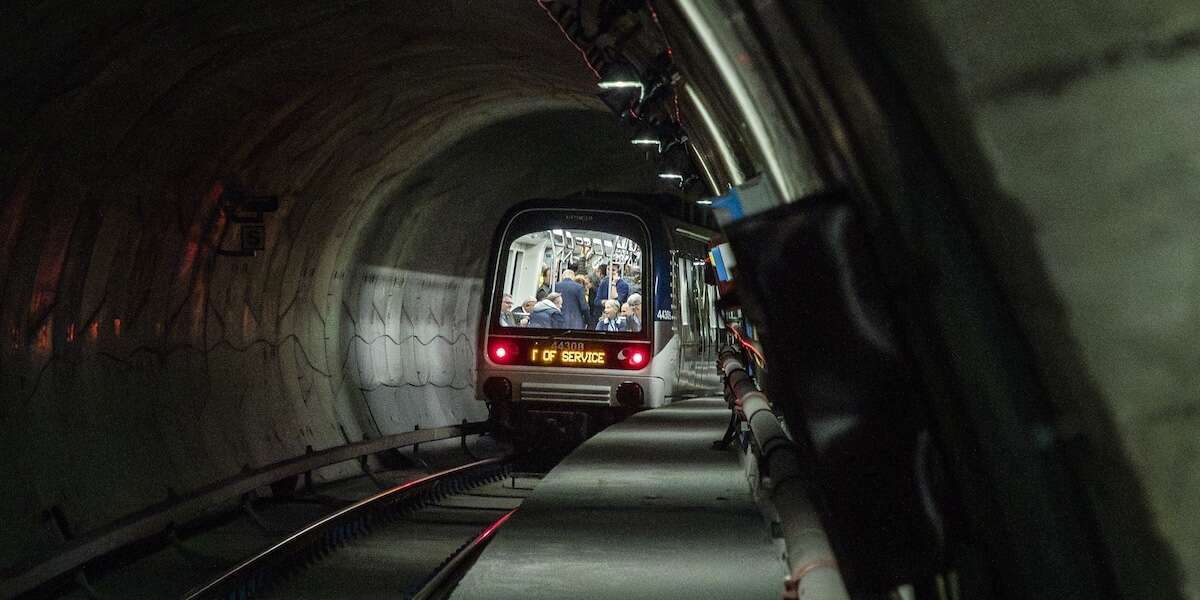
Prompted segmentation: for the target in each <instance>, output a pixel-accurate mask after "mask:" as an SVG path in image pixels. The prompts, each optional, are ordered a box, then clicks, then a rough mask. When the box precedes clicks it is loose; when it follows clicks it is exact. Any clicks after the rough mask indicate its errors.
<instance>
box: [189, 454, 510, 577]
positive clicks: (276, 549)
mask: <svg viewBox="0 0 1200 600" xmlns="http://www.w3.org/2000/svg"><path fill="white" fill-rule="evenodd" d="M511 459H512V457H511V456H496V457H492V458H485V459H483V460H480V461H476V462H473V463H470V464H466V465H462V466H459V467H454V468H451V469H446V470H445V471H441V472H438V473H434V474H432V475H427V476H425V477H422V478H420V479H414V480H412V481H408V482H405V483H402V484H400V485H398V486H396V487H394V488H391V489H389V490H386V491H383V492H380V493H378V494H375V495H374V496H371V497H370V498H365V499H363V500H359V501H358V502H355V503H354V504H351V505H350V506H347V507H345V508H343V509H341V510H339V511H337V512H334V513H333V514H330V515H328V516H325V517H323V518H321V519H319V520H317V521H315V522H313V523H311V524H309V525H308V526H307V527H305V528H303V529H301V530H300V531H297V532H296V533H293V534H291V535H289V536H288V537H286V538H284V539H283V540H281V541H279V542H277V543H276V544H274V545H272V546H271V547H269V548H267V549H266V550H263V551H262V552H259V553H258V554H255V555H254V556H252V557H250V558H247V559H246V560H243V561H242V562H240V563H238V564H237V565H235V566H234V567H232V568H230V569H229V570H227V571H225V572H224V573H222V574H221V575H220V576H218V577H216V578H214V579H213V580H212V581H210V582H209V583H207V584H205V585H203V586H200V587H198V588H195V589H193V590H192V591H190V592H188V594H187V595H186V596H184V600H199V599H200V598H205V597H208V596H209V595H210V594H212V593H213V592H216V591H218V590H222V589H223V588H226V587H229V586H231V585H235V584H236V582H237V581H239V580H240V579H242V578H244V577H246V576H247V575H250V574H252V573H253V572H254V571H255V570H256V569H260V568H262V567H263V566H264V565H265V564H267V563H268V562H269V561H272V560H273V559H274V560H279V559H281V558H286V557H288V556H291V555H292V554H293V553H295V552H299V551H303V550H304V548H305V546H306V544H310V543H312V542H314V541H316V540H317V539H318V538H319V537H320V536H322V535H324V534H325V533H326V531H327V530H328V529H329V528H330V527H331V526H334V525H339V524H343V523H345V522H347V521H349V520H352V519H355V518H357V517H358V516H359V514H360V513H363V512H364V511H365V510H367V509H370V508H375V507H377V506H380V505H383V504H386V503H388V502H391V501H396V500H400V499H402V498H404V497H405V496H407V495H408V494H411V493H417V492H421V491H423V490H424V488H427V487H429V486H431V485H434V484H436V483H438V482H440V481H442V480H444V479H447V478H450V477H453V476H456V475H462V474H465V473H467V472H469V471H474V470H477V469H479V468H481V467H487V466H489V465H499V464H502V463H505V462H507V461H509V460H511Z"/></svg>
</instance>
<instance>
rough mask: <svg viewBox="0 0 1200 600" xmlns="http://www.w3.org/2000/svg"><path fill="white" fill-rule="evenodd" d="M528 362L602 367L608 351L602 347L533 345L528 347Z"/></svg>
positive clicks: (605, 361) (606, 362)
mask: <svg viewBox="0 0 1200 600" xmlns="http://www.w3.org/2000/svg"><path fill="white" fill-rule="evenodd" d="M529 364H533V365H563V366H568V367H603V366H605V365H606V364H608V352H607V351H606V350H605V349H604V348H584V347H579V348H543V347H539V346H534V347H532V348H530V349H529Z"/></svg>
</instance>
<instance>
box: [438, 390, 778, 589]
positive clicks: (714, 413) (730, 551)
mask: <svg viewBox="0 0 1200 600" xmlns="http://www.w3.org/2000/svg"><path fill="white" fill-rule="evenodd" d="M728 417H729V412H728V410H727V409H726V408H725V404H724V402H723V401H721V400H718V399H712V398H705V399H695V400H687V401H684V402H679V403H676V404H672V405H671V406H668V407H665V408H660V409H655V410H652V411H647V412H643V413H640V414H638V415H635V416H634V417H632V418H630V419H628V420H626V421H624V422H622V423H619V424H617V425H614V426H612V427H610V428H608V429H607V430H605V431H603V432H601V433H600V434H599V435H597V436H596V437H594V438H592V439H590V440H588V441H587V442H585V443H584V444H583V445H582V446H580V447H579V449H577V450H576V451H575V452H574V453H573V454H571V456H569V457H567V459H566V460H564V461H563V462H562V463H560V464H559V465H558V466H557V467H555V468H554V470H552V471H551V472H550V473H549V474H548V475H547V476H546V477H545V479H543V480H542V482H541V484H540V485H539V486H538V488H537V490H535V491H534V493H533V494H532V495H531V496H530V497H529V498H528V499H527V500H526V501H525V503H524V504H523V505H522V506H521V509H520V510H518V511H517V513H516V514H515V515H514V516H513V518H512V519H510V520H509V521H508V522H507V523H506V524H505V525H504V527H503V528H502V529H501V530H500V532H499V533H498V534H497V536H496V538H495V539H494V540H493V541H492V543H491V544H490V545H489V546H488V548H487V549H486V550H485V551H484V553H483V554H482V555H481V556H480V558H479V560H478V562H477V563H476V564H475V566H474V568H472V569H471V571H470V573H468V574H467V576H466V577H465V578H464V579H463V581H462V582H461V583H460V584H459V587H458V589H457V590H456V591H455V593H454V596H453V597H454V598H456V599H464V600H466V599H474V598H488V599H489V600H495V599H497V598H522V599H527V598H621V599H622V600H632V599H636V598H720V599H729V598H778V597H779V594H780V592H781V590H782V587H781V586H782V581H783V578H784V576H785V575H786V569H785V566H784V563H783V561H782V556H781V549H780V546H778V545H777V543H776V542H775V541H774V540H772V538H771V536H770V534H769V528H768V525H767V523H766V521H765V520H764V519H763V517H762V515H761V514H760V512H759V511H758V508H757V507H756V505H755V502H754V498H753V496H752V495H751V491H750V487H749V485H748V483H747V480H746V475H745V471H744V469H743V467H742V465H741V463H740V461H739V459H738V454H737V451H736V450H732V449H731V450H727V451H716V450H713V449H712V448H711V445H712V442H713V441H714V440H717V439H719V438H720V437H721V434H722V433H723V432H724V429H725V425H726V423H727V421H728Z"/></svg>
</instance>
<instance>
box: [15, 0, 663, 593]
mask: <svg viewBox="0 0 1200 600" xmlns="http://www.w3.org/2000/svg"><path fill="white" fill-rule="evenodd" d="M233 4H234V3H228V6H226V5H219V4H218V5H205V6H204V7H203V8H198V9H196V10H195V11H194V12H192V13H189V14H181V15H169V14H161V15H150V14H144V13H138V12H137V11H135V13H121V18H119V19H115V20H113V21H110V22H108V23H107V24H102V25H99V26H96V25H93V26H92V27H91V28H88V23H87V18H86V16H80V17H79V21H77V22H72V23H50V22H48V21H42V22H41V23H40V24H41V25H42V26H43V27H45V29H46V32H47V34H49V35H54V36H62V37H59V38H56V39H58V40H62V39H63V38H69V37H71V36H75V39H74V40H72V41H63V42H62V43H61V44H60V46H59V52H58V53H57V54H54V55H43V56H31V55H30V54H24V55H22V56H24V57H25V58H26V59H27V60H26V62H25V63H24V66H25V67H26V70H25V71H21V70H20V66H18V68H17V69H16V72H15V73H14V72H8V73H6V75H7V76H8V77H7V79H8V80H9V81H10V82H12V83H14V84H21V83H28V84H29V88H24V89H31V90H32V91H33V92H34V93H33V96H32V97H31V96H30V95H24V96H21V95H17V96H15V97H10V98H6V99H4V102H6V105H5V106H4V108H5V109H6V110H7V111H11V112H16V113H18V114H20V116H21V117H22V118H21V119H15V120H13V121H11V122H10V123H16V124H17V126H16V128H15V129H16V130H15V131H12V132H6V133H11V135H10V136H9V139H13V140H17V142H16V143H15V144H14V145H13V146H12V147H11V148H12V149H13V150H10V152H7V153H5V154H4V156H3V159H2V160H3V162H0V166H2V168H3V169H4V171H3V172H4V173H5V176H4V178H3V181H4V182H5V188H4V189H0V193H3V194H4V197H5V198H7V201H6V202H5V205H4V208H3V211H4V215H3V216H4V217H5V218H4V223H5V225H6V228H7V229H6V231H5V233H6V235H5V237H4V239H5V242H4V243H5V246H4V248H3V250H4V252H3V254H2V255H0V261H2V262H3V264H2V265H0V268H2V270H3V272H4V273H6V276H5V277H6V281H5V285H4V292H3V298H4V300H3V302H4V304H3V312H2V315H3V319H4V325H5V326H6V328H7V330H8V331H10V332H11V333H12V334H13V336H12V339H13V343H12V344H7V345H6V347H5V348H4V349H3V351H2V358H0V360H2V361H3V368H2V370H3V378H4V389H5V392H4V394H5V396H6V401H5V403H4V409H3V411H4V412H3V413H0V432H2V435H0V439H2V440H3V441H0V447H2V448H3V450H4V451H5V452H6V454H7V455H8V456H19V457H21V460H14V461H5V462H4V465H3V467H0V470H2V473H0V476H2V477H3V479H4V480H5V481H7V482H9V484H10V485H11V486H12V487H11V489H20V490H24V493H21V494H9V495H6V498H5V502H4V504H3V511H2V512H0V518H3V519H5V521H6V523H9V524H10V526H9V527H8V528H7V531H8V532H9V533H8V534H7V535H6V536H5V537H6V540H5V544H3V545H0V547H2V548H3V550H0V569H4V570H9V569H12V568H14V566H15V565H17V564H19V562H20V561H21V560H27V559H28V558H29V557H36V556H40V555H44V554H46V553H49V552H53V551H54V550H55V548H58V547H60V546H61V544H62V543H63V540H62V534H63V533H66V534H67V535H68V536H79V535H84V534H87V533H88V532H89V531H94V530H96V529H97V528H100V527H103V526H104V525H106V524H108V523H111V522H112V521H114V520H116V519H118V518H120V517H122V516H124V515H127V514H130V513H132V512H134V511H137V510H140V509H143V508H145V507H147V506H150V505H153V504H155V503H158V502H162V501H164V500H166V499H167V498H169V496H170V494H172V493H176V494H182V493H186V492H188V491H190V490H193V489H196V488H198V487H200V486H203V485H205V484H207V483H211V482H213V481H216V480H218V479H221V478H224V477H228V476H230V475H232V474H236V473H237V472H238V471H239V470H241V469H242V468H243V467H245V466H251V467H255V466H260V465H263V464H269V463H272V462H275V461H278V460H282V459H286V458H289V457H292V456H295V455H298V454H302V453H303V452H304V451H305V447H306V446H310V445H311V446H312V447H313V448H315V449H320V448H325V447H330V446H335V445H340V444H343V443H345V442H346V441H347V440H358V439H362V437H363V436H365V435H369V436H374V435H378V434H386V433H396V432H399V431H407V430H411V429H412V428H413V426H415V425H421V426H423V427H426V426H433V425H441V424H446V423H450V422H458V421H459V420H461V419H462V418H478V417H480V416H482V407H481V406H479V405H477V404H476V403H475V402H474V400H473V389H472V385H471V384H472V377H473V371H474V337H475V324H476V322H477V315H478V310H479V289H480V283H479V278H480V277H481V276H482V270H483V262H484V257H485V256H486V251H487V245H488V242H489V241H490V240H489V238H490V228H491V226H492V225H494V222H495V220H496V219H498V217H499V215H500V214H501V213H502V212H503V211H504V210H505V209H506V208H507V207H508V206H509V205H511V204H512V203H514V202H516V201H519V200H521V199H524V198H526V197H530V196H553V195H561V194H565V193H570V192H575V191H581V190H582V189H585V188H592V189H629V190H649V189H652V186H654V185H655V183H656V182H655V178H654V172H653V171H652V169H653V165H652V163H651V162H650V161H648V160H646V156H645V155H644V153H642V152H641V151H638V150H637V149H634V148H631V147H629V146H628V144H627V140H626V132H624V131H623V130H622V129H621V128H620V127H619V126H618V125H617V123H616V119H615V118H614V117H613V116H612V115H611V113H610V112H608V111H607V109H606V108H604V107H603V105H601V104H600V103H599V102H598V101H597V100H596V99H595V97H594V92H595V88H594V80H593V79H592V75H591V73H589V72H588V71H587V70H586V69H584V68H581V65H580V62H579V56H578V54H577V53H576V51H575V49H574V48H573V47H572V46H571V45H570V43H569V42H568V41H567V40H566V39H564V38H563V36H562V34H561V32H559V31H558V30H557V28H556V26H555V24H554V23H553V22H552V21H550V20H549V19H548V18H546V16H545V15H544V14H543V13H542V11H541V10H540V9H538V8H537V5H536V4H534V3H519V2H507V3H488V4H487V5H486V6H472V12H471V13H470V14H469V18H470V20H469V21H466V20H464V16H466V15H467V13H465V11H459V10H456V5H454V4H446V5H443V6H444V9H443V10H440V11H438V10H435V11H431V12H426V11H422V14H421V17H422V18H421V20H420V23H419V24H418V23H416V20H415V19H412V18H410V17H409V16H408V15H406V14H405V13H404V11H403V10H398V9H395V8H394V7H384V6H380V5H372V4H366V5H358V6H355V7H351V8H346V9H341V10H336V11H326V10H325V9H322V8H321V7H320V5H319V3H312V4H311V5H310V6H308V7H307V8H305V7H299V8H297V9H296V10H294V11H291V10H290V11H287V13H286V14H283V11H275V12H272V11H271V10H270V9H269V8H263V7H258V8H252V9H250V8H240V9H239V10H228V11H226V10H223V9H225V8H229V6H232V5H233ZM115 12H117V13H120V11H115ZM297 15H300V16H297ZM19 25H26V26H28V25H30V24H29V23H20V24H19ZM35 26H36V25H35ZM7 37H8V39H9V40H17V39H21V36H16V35H12V36H7ZM25 39H27V38H25ZM11 43H19V42H11ZM451 48H453V51H451ZM64 65H70V66H69V67H68V66H64ZM55 66H57V67H58V68H57V69H53V68H51V67H55ZM47 70H49V72H53V73H55V74H58V75H59V77H58V78H57V79H52V78H47V79H41V78H43V77H45V74H46V72H47ZM31 98H32V99H31ZM235 185H236V186H238V187H240V188H243V189H245V190H247V191H249V192H251V193H256V194H278V195H279V196H280V199H281V209H280V210H279V211H278V212H277V213H274V214H272V215H270V216H268V218H267V240H268V241H267V248H268V249H267V251H266V252H264V253H262V254H260V255H259V256H258V257H255V258H231V257H216V256H214V249H215V248H217V247H224V248H233V247H236V243H237V240H236V236H235V235H234V232H233V227H232V226H231V224H230V223H228V222H226V220H225V219H224V217H223V216H222V215H221V213H220V211H219V210H218V207H217V199H218V196H219V194H220V193H221V192H222V191H223V190H224V189H227V188H229V187H232V186H235ZM431 257H434V258H431ZM31 299H32V300H31ZM410 309H412V310H410ZM414 343H424V344H432V345H433V346H436V347H437V352H434V353H432V354H428V353H416V352H414V351H413V346H412V344H414ZM431 347H432V346H431ZM426 349H428V348H426ZM336 474H337V473H336V472H334V473H330V475H336ZM51 508H53V509H54V510H55V511H57V512H58V513H59V514H60V515H61V516H62V517H63V520H64V521H65V524H66V525H67V527H68V529H69V531H67V532H60V531H56V529H57V528H58V526H57V525H56V523H55V522H54V519H51V518H49V516H48V515H49V513H48V511H50V510H51Z"/></svg>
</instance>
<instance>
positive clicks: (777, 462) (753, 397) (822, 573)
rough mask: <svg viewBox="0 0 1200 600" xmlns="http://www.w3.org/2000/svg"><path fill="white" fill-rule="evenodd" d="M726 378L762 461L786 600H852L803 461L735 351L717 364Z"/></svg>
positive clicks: (731, 400) (733, 403) (732, 402)
mask: <svg viewBox="0 0 1200 600" xmlns="http://www.w3.org/2000/svg"><path fill="white" fill-rule="evenodd" d="M717 361H718V367H719V368H720V370H721V375H722V376H723V377H724V378H725V392H726V394H727V395H728V396H730V397H729V398H727V401H728V402H729V404H730V407H731V408H732V409H734V410H735V411H739V412H740V413H741V414H742V415H743V418H744V419H745V420H746V422H747V423H748V424H749V426H750V435H751V438H752V440H753V442H754V443H753V444H752V446H753V448H754V452H755V457H756V459H757V460H758V464H759V469H758V472H759V474H760V480H759V482H758V484H759V487H760V488H762V489H763V490H764V491H765V492H766V494H767V498H768V500H770V502H771V505H772V506H773V507H774V509H775V512H776V514H777V515H778V516H779V522H780V525H781V527H782V530H783V541H784V545H785V546H786V547H787V561H788V566H789V567H791V570H792V571H791V575H790V576H789V577H788V578H787V580H786V581H785V583H784V586H785V592H784V594H785V595H784V597H785V598H805V599H810V600H849V598H850V595H849V593H848V592H847V591H846V586H845V583H844V582H843V581H842V575H841V572H840V571H839V570H838V568H837V561H836V560H835V559H834V556H833V550H832V549H831V548H830V546H829V538H828V536H827V535H826V533H825V529H824V527H823V526H822V524H821V520H820V515H818V514H817V511H816V508H814V507H813V505H812V502H811V501H810V500H809V498H808V489H807V483H806V481H805V480H804V477H803V472H802V470H801V465H802V464H803V460H804V457H803V456H802V455H801V454H800V449H799V447H797V446H796V444H795V443H794V442H793V441H792V440H791V438H789V437H788V435H787V433H786V432H785V431H784V430H783V426H782V425H780V424H779V419H777V418H776V417H775V413H774V411H772V410H771V406H770V402H769V401H768V400H767V395H766V394H764V393H763V392H762V391H760V390H759V389H758V386H756V385H755V384H754V380H753V379H752V378H751V376H750V374H749V373H748V372H747V371H746V367H745V365H744V364H742V360H741V358H740V357H739V356H738V353H737V352H734V351H729V350H726V351H724V352H722V353H721V354H720V356H719V357H718V359H717Z"/></svg>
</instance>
